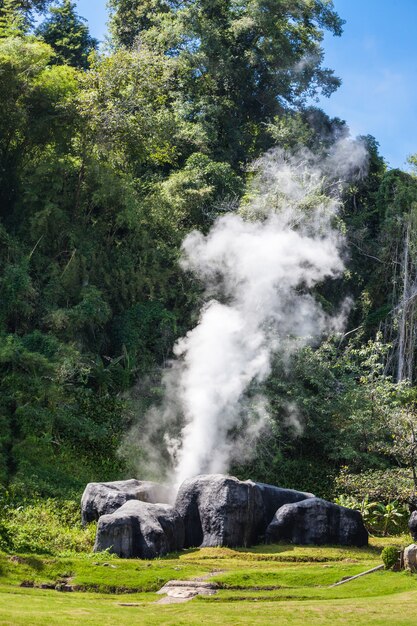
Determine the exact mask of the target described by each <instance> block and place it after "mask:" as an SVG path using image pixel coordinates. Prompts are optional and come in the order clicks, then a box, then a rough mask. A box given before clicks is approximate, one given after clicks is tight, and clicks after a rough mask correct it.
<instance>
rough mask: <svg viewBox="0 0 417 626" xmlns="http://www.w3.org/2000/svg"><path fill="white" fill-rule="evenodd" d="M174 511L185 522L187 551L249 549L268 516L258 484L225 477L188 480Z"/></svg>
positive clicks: (212, 476) (179, 493)
mask: <svg viewBox="0 0 417 626" xmlns="http://www.w3.org/2000/svg"><path fill="white" fill-rule="evenodd" d="M175 508H176V510H177V511H178V513H179V514H180V515H181V517H182V518H183V520H184V526H185V547H186V548H188V547H197V546H202V547H209V546H230V547H235V546H250V545H252V544H253V543H255V542H256V540H257V538H258V536H259V529H260V528H261V527H262V524H263V520H264V514H265V513H264V505H263V500H262V496H261V492H260V490H259V489H258V487H257V486H256V485H255V483H252V482H250V481H247V482H242V481H240V480H238V479H237V478H234V477H232V476H223V475H222V474H205V475H201V476H196V477H195V478H191V479H189V480H186V481H185V482H184V483H183V484H182V485H181V487H180V489H179V491H178V495H177V499H176V502H175Z"/></svg>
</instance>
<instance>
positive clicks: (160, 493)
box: [81, 479, 170, 524]
mask: <svg viewBox="0 0 417 626" xmlns="http://www.w3.org/2000/svg"><path fill="white" fill-rule="evenodd" d="M128 500H141V501H142V502H151V503H157V502H163V503H168V502H169V500H170V491H169V489H168V487H166V486H164V485H159V484H158V483H152V482H149V481H141V480H135V479H132V480H119V481H116V482H112V483H89V484H88V485H87V487H86V488H85V491H84V493H83V496H82V498H81V520H82V523H83V524H88V523H90V522H93V521H95V520H98V519H99V518H100V517H101V516H102V515H106V514H109V513H114V511H117V509H119V508H120V507H121V506H122V505H123V504H125V502H127V501H128Z"/></svg>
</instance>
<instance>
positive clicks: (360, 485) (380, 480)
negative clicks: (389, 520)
mask: <svg viewBox="0 0 417 626" xmlns="http://www.w3.org/2000/svg"><path fill="white" fill-rule="evenodd" d="M335 492H336V494H340V493H343V494H346V495H347V496H352V497H354V498H356V499H357V500H363V499H364V498H366V497H368V498H369V499H370V500H372V501H373V502H382V503H384V504H387V503H388V502H393V501H397V502H399V504H401V505H402V506H405V505H407V504H409V502H410V500H411V499H412V497H413V494H414V487H413V481H412V477H411V475H410V472H408V471H407V470H405V469H400V468H391V469H385V470H368V471H366V472H361V473H360V474H351V473H350V472H349V468H347V467H344V468H342V470H341V472H340V473H339V475H338V476H337V477H336V479H335Z"/></svg>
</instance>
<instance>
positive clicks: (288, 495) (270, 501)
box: [255, 483, 315, 534]
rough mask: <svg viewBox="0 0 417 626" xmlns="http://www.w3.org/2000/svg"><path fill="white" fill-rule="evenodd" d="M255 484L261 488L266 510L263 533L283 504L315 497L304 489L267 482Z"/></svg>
mask: <svg viewBox="0 0 417 626" xmlns="http://www.w3.org/2000/svg"><path fill="white" fill-rule="evenodd" d="M255 485H256V486H257V487H258V489H260V492H261V496H262V501H263V504H264V510H265V514H264V521H263V528H262V534H263V533H265V531H266V529H267V527H268V525H269V524H270V523H271V521H272V518H273V517H274V515H275V513H276V512H277V510H278V509H279V508H280V507H281V506H283V505H284V504H292V503H293V502H301V501H303V500H307V499H308V498H315V496H314V494H312V493H306V492H304V491H295V490H294V489H283V488H282V487H275V486H274V485H266V484H265V483H255Z"/></svg>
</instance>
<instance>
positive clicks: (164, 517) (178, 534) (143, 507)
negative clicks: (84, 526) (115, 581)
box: [94, 500, 184, 559]
mask: <svg viewBox="0 0 417 626" xmlns="http://www.w3.org/2000/svg"><path fill="white" fill-rule="evenodd" d="M183 546H184V524H183V521H182V519H181V517H180V515H179V514H178V513H177V511H176V510H175V509H174V508H173V507H172V506H169V505H168V504H150V503H148V502H141V501H139V500H130V501H129V502H126V503H125V504H123V506H121V507H120V508H119V509H117V511H115V512H114V513H112V514H110V515H102V516H101V517H100V519H99V521H98V525H97V536H96V542H95V546H94V551H95V552H101V551H103V550H106V549H109V550H110V552H113V553H115V554H117V555H118V556H120V557H122V558H141V559H154V558H157V557H159V556H163V555H164V554H168V552H177V551H178V550H182V548H183Z"/></svg>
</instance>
